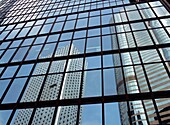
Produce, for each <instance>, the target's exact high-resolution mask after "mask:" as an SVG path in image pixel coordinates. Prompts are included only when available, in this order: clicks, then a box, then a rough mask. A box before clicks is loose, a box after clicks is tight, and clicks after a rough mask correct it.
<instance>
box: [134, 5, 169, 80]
mask: <svg viewBox="0 0 170 125" xmlns="http://www.w3.org/2000/svg"><path fill="white" fill-rule="evenodd" d="M149 6H150V8H151V10H152V11H153V13H154V14H155V16H156V17H158V16H157V15H156V13H155V12H154V10H153V8H152V7H151V5H150V4H149ZM136 7H137V6H136ZM137 9H138V7H137ZM138 11H139V10H138ZM139 14H140V15H141V12H140V11H139ZM141 17H142V16H141ZM142 19H143V17H142ZM158 21H159V23H160V24H161V26H162V27H161V28H163V29H164V31H165V32H166V34H167V35H168V36H169V37H170V34H169V33H168V31H167V30H166V29H165V27H164V25H163V23H162V22H161V21H160V20H159V19H158ZM144 25H145V27H146V30H147V31H148V33H149V36H150V38H151V40H152V42H153V44H154V46H155V49H156V51H157V53H158V55H159V57H160V59H161V61H162V63H163V65H164V68H165V70H166V72H167V74H168V76H169V77H170V73H169V70H168V67H167V65H166V64H165V61H164V59H163V57H162V55H161V53H160V51H159V47H158V46H157V45H156V43H155V41H154V38H153V36H152V34H151V33H150V32H149V29H148V27H147V25H146V23H144ZM150 30H152V29H150Z"/></svg>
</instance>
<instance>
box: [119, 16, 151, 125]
mask: <svg viewBox="0 0 170 125" xmlns="http://www.w3.org/2000/svg"><path fill="white" fill-rule="evenodd" d="M121 18H122V17H121ZM123 29H124V31H126V30H125V28H124V25H123ZM125 37H126V40H127V44H128V48H130V45H129V40H128V38H127V34H126V33H125ZM129 55H130V59H131V61H132V67H133V71H134V74H135V78H136V79H135V80H136V82H137V87H138V90H139V93H141V89H140V86H139V81H138V79H137V73H136V68H135V66H136V65H135V64H134V61H133V58H132V54H131V52H129ZM126 67H128V66H126ZM123 68H124V66H123ZM141 102H142V106H143V109H144V114H145V116H146V121H147V124H148V125H150V122H149V118H148V115H147V110H146V108H145V105H144V101H143V100H141Z"/></svg>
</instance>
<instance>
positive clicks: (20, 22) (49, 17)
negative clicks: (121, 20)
mask: <svg viewBox="0 0 170 125" xmlns="http://www.w3.org/2000/svg"><path fill="white" fill-rule="evenodd" d="M130 5H131V4H130ZM119 6H120V7H122V5H119ZM119 6H114V7H113V8H117V7H119ZM110 8H112V7H104V8H101V10H104V9H110ZM96 10H100V8H99V9H93V10H90V11H91V12H92V11H96ZM83 12H89V10H85V11H81V12H74V13H68V14H69V15H72V14H78V13H83ZM68 14H61V15H58V16H64V15H68ZM50 17H51V18H53V17H56V16H50ZM50 17H49V18H50ZM43 19H44V18H43ZM30 21H32V20H30ZM20 23H21V22H20ZM5 25H8V24H5Z"/></svg>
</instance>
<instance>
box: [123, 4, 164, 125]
mask: <svg viewBox="0 0 170 125" xmlns="http://www.w3.org/2000/svg"><path fill="white" fill-rule="evenodd" d="M123 8H124V9H125V7H123ZM125 14H126V17H127V19H128V21H129V18H128V15H127V13H126V11H125ZM141 18H142V17H141ZM129 22H130V21H129ZM129 27H130V30H131V31H132V37H133V39H134V43H135V45H136V48H137V49H138V45H137V41H136V39H135V36H134V32H133V30H132V27H131V25H129ZM137 53H138V55H139V60H140V61H141V65H142V69H143V72H144V75H145V78H146V82H147V85H148V88H149V91H150V93H151V96H152V99H151V100H152V102H153V106H154V108H155V110H156V115H157V117H158V122H159V124H160V125H162V121H161V118H160V115H159V112H158V109H157V105H156V102H155V100H154V95H153V92H152V88H151V86H150V82H149V78H148V76H147V73H146V69H145V67H144V64H143V60H142V56H141V54H140V52H139V49H138V50H137Z"/></svg>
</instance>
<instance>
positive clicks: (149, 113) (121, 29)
mask: <svg viewBox="0 0 170 125" xmlns="http://www.w3.org/2000/svg"><path fill="white" fill-rule="evenodd" d="M139 7H141V8H146V7H145V5H140V6H139ZM163 9H164V8H162V9H161V11H159V13H161V14H163V15H165V16H166V15H168V13H167V11H166V10H165V9H164V10H163ZM120 11H122V10H120ZM141 15H142V16H143V18H150V17H152V16H153V14H152V13H151V12H150V11H149V9H144V10H141ZM128 16H129V17H131V18H135V17H137V16H138V15H136V13H135V12H134V13H133V12H132V13H131V14H129V15H128ZM114 20H122V21H123V20H124V17H123V16H122V15H121V14H120V15H119V16H117V17H115V19H112V20H111V22H113V21H114ZM166 23H167V22H166V21H165V22H164V24H165V25H166ZM146 27H147V28H149V29H150V30H148V31H146V30H145V29H146ZM155 27H160V22H159V21H158V20H153V21H146V22H138V23H131V24H130V25H129V24H125V25H118V26H115V27H112V28H111V32H112V33H114V34H116V35H114V36H113V37H112V40H113V41H112V42H113V49H115V48H121V49H123V48H133V47H136V46H139V47H140V46H147V45H154V44H163V43H167V42H168V40H169V39H168V35H167V34H166V32H165V31H164V30H163V29H161V28H160V29H159V28H158V29H154V28H155ZM130 28H131V29H132V30H133V33H125V32H126V31H128V30H129V29H130ZM139 29H140V30H139ZM138 30H139V31H138ZM159 55H161V56H162V57H161V58H163V59H164V60H167V59H168V58H169V55H170V52H169V49H168V48H165V49H159V50H156V49H150V50H144V51H134V52H125V53H121V54H120V55H118V54H115V55H114V59H113V60H114V64H115V66H119V65H124V67H122V68H117V69H116V70H115V72H116V73H115V76H116V82H117V92H118V94H125V93H126V92H127V93H128V94H133V93H142V92H150V91H153V92H154V91H165V90H169V88H170V85H169V82H170V80H169V76H168V74H167V71H166V70H165V67H166V69H167V70H170V67H169V65H168V64H165V65H163V64H161V63H156V64H150V62H157V61H160V60H161V59H160V56H159ZM141 63H144V64H145V65H144V66H142V65H141ZM133 64H138V65H137V66H128V65H133ZM145 73H146V75H147V78H146V76H145ZM123 74H124V75H123ZM169 106H170V101H169V100H166V99H163V100H159V99H158V100H157V107H158V109H160V111H159V112H160V117H161V120H162V123H163V124H169V123H170V121H169V120H168V119H170V116H169V114H170V111H169ZM119 108H120V114H121V122H122V124H123V125H128V124H130V123H129V115H128V113H127V111H128V108H129V109H130V115H131V116H130V119H131V121H132V124H133V125H147V124H148V122H147V119H148V121H149V122H150V124H159V123H158V119H157V117H156V112H155V110H156V109H155V108H154V106H153V102H152V101H150V100H145V101H130V102H129V107H128V105H127V103H126V102H120V103H119Z"/></svg>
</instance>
